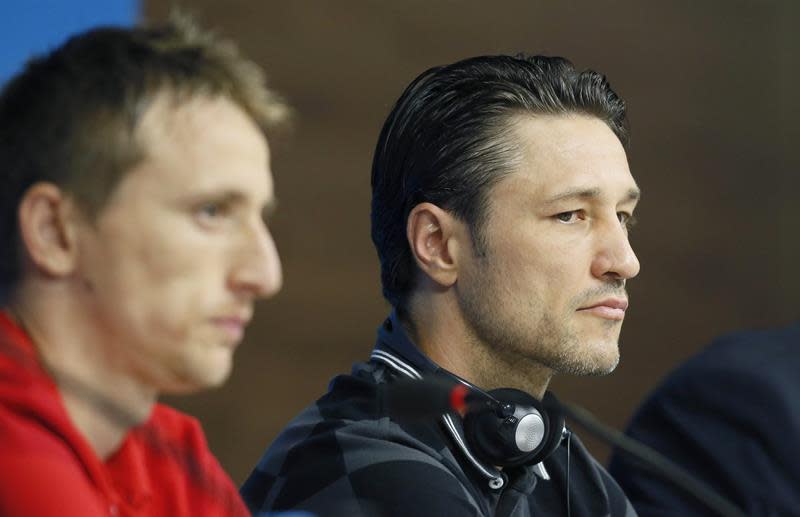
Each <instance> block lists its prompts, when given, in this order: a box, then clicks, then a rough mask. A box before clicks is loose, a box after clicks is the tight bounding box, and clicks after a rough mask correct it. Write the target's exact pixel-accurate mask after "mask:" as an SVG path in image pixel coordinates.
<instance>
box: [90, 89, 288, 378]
mask: <svg viewBox="0 0 800 517" xmlns="http://www.w3.org/2000/svg"><path fill="white" fill-rule="evenodd" d="M137 135H138V137H139V138H140V141H141V142H142V145H143V148H144V149H145V154H146V156H145V158H144V160H143V161H142V163H141V164H139V165H138V166H136V167H134V168H133V169H132V170H131V171H130V172H128V173H127V174H126V175H125V176H124V177H123V179H122V180H121V182H120V184H119V186H118V187H117V188H116V190H115V191H114V193H113V194H112V195H111V198H110V199H109V201H108V204H107V205H106V206H105V207H104V208H103V209H102V211H101V212H100V213H99V214H98V216H97V218H96V220H95V221H93V222H92V223H89V224H87V225H86V226H85V227H82V229H81V235H80V237H79V243H80V259H79V260H80V261H81V262H80V265H79V271H78V274H79V275H81V276H82V277H83V282H84V284H85V286H86V291H85V294H86V300H87V305H88V306H89V307H88V309H89V310H91V311H93V313H94V315H96V318H97V322H98V327H99V329H98V330H99V331H100V335H101V337H105V339H106V341H107V345H105V348H106V349H107V350H108V352H109V354H110V355H109V357H111V358H112V359H111V360H112V361H116V362H117V364H118V365H121V367H122V368H123V369H127V370H128V371H129V372H130V373H131V374H132V375H134V376H135V377H136V378H139V379H140V380H141V381H142V382H144V383H146V384H148V385H151V386H153V387H155V388H156V389H157V390H159V391H168V392H183V391H192V390H195V389H198V388H202V387H210V386H216V385H219V384H221V383H222V382H224V381H225V379H226V378H227V377H228V375H229V373H230V370H231V363H232V355H233V352H234V349H235V348H236V346H237V345H238V344H239V342H240V341H241V339H242V335H243V333H244V330H245V327H246V326H247V324H248V322H249V320H250V318H251V317H252V314H253V302H254V300H255V299H257V298H260V297H268V296H271V295H273V294H275V293H276V292H277V291H278V290H279V289H280V286H281V265H280V260H279V258H278V254H277V252H276V249H275V244H274V242H273V240H272V236H271V235H270V233H269V231H268V229H267V228H266V226H265V223H264V220H263V215H264V212H265V211H267V210H269V209H270V208H271V206H272V205H273V203H274V200H273V183H272V174H271V172H270V166H269V150H268V147H267V142H266V140H265V139H264V137H263V135H262V133H261V132H260V131H259V129H258V128H257V127H256V125H255V124H254V123H253V122H252V120H251V119H249V118H248V117H247V116H246V115H245V113H244V112H243V111H241V110H240V109H239V108H238V107H237V106H236V105H235V104H234V103H232V102H231V101H229V100H227V99H225V98H221V97H217V98H210V97H195V98H193V99H190V100H188V101H186V102H183V103H181V104H176V103H174V102H173V101H172V100H171V98H169V97H168V96H166V95H162V96H161V97H159V98H158V99H157V101H156V102H154V103H153V105H152V106H151V107H150V108H149V109H148V111H147V112H146V113H145V115H144V117H143V119H142V121H141V125H140V127H139V128H138V129H137Z"/></svg>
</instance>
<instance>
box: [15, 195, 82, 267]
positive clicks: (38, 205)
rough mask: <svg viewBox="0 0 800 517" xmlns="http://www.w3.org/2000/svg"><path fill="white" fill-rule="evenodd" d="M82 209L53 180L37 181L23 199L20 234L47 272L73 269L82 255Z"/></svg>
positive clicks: (31, 256) (31, 257) (33, 258)
mask: <svg viewBox="0 0 800 517" xmlns="http://www.w3.org/2000/svg"><path fill="white" fill-rule="evenodd" d="M78 215H79V214H78V209H77V207H76V206H75V203H74V202H73V201H72V199H71V198H70V197H69V196H67V195H65V194H64V192H63V191H62V190H61V189H60V188H58V187H57V186H56V185H53V184H52V183H45V182H40V183H35V184H34V185H33V186H31V187H30V188H29V189H28V190H27V191H26V192H25V194H24V195H23V197H22V200H21V201H20V203H19V207H18V212H17V216H18V218H19V228H20V237H21V238H22V242H23V244H24V246H25V251H26V255H27V257H28V259H29V260H30V261H31V262H32V263H33V264H34V265H35V267H36V268H37V269H38V270H39V271H41V272H43V273H44V274H46V275H50V276H54V277H61V276H65V275H68V274H70V273H72V271H73V270H74V268H75V265H76V262H77V256H78V245H77V226H76V225H77V224H78Z"/></svg>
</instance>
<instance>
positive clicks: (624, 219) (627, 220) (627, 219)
mask: <svg viewBox="0 0 800 517" xmlns="http://www.w3.org/2000/svg"><path fill="white" fill-rule="evenodd" d="M617 219H619V222H620V224H621V225H622V226H623V227H625V229H626V230H630V229H631V228H632V227H633V226H635V225H636V218H635V217H634V216H633V214H629V213H627V212H617Z"/></svg>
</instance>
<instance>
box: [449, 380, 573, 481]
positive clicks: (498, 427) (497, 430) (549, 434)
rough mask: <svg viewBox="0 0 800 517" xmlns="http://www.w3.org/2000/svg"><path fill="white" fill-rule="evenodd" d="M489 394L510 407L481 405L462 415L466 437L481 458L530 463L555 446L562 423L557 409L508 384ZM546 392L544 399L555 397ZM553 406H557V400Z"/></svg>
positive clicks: (499, 463) (512, 463)
mask: <svg viewBox="0 0 800 517" xmlns="http://www.w3.org/2000/svg"><path fill="white" fill-rule="evenodd" d="M489 394H490V395H491V396H492V397H494V398H495V399H497V400H498V401H499V402H500V403H501V405H503V406H506V407H508V408H510V411H509V412H508V413H509V414H507V415H498V414H497V412H496V411H495V410H493V409H491V408H482V409H480V410H478V411H473V412H469V413H467V414H466V416H465V417H464V431H465V435H466V438H467V441H468V442H469V444H470V446H471V449H472V450H473V451H474V452H475V454H476V455H477V456H478V457H479V458H480V459H481V460H483V461H485V462H487V463H490V464H492V465H496V466H500V467H514V466H518V465H533V464H536V463H539V462H541V461H543V460H544V459H545V458H547V456H549V455H550V454H551V453H552V452H553V451H554V450H555V449H556V448H557V447H558V445H559V443H560V442H561V433H562V430H563V427H564V418H563V416H561V414H560V411H555V412H553V411H549V410H548V409H546V408H545V404H543V403H542V402H539V401H538V400H536V399H535V398H534V397H532V396H531V395H529V394H527V393H525V392H524V391H520V390H516V389H512V388H501V389H496V390H492V391H490V392H489ZM548 395H549V394H546V395H545V400H548V402H551V401H555V397H553V396H552V395H550V399H548V398H547V397H548ZM547 405H550V404H547ZM553 407H554V408H557V407H558V403H557V401H556V402H555V404H554V405H553ZM511 411H513V413H511ZM551 412H552V413H553V414H552V415H551Z"/></svg>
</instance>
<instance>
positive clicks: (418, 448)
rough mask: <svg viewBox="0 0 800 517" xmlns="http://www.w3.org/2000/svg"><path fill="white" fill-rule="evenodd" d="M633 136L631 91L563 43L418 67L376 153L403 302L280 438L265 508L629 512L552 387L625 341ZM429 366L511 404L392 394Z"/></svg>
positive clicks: (375, 223) (611, 356)
mask: <svg viewBox="0 0 800 517" xmlns="http://www.w3.org/2000/svg"><path fill="white" fill-rule="evenodd" d="M626 141H627V131H626V124H625V108H624V103H623V102H622V100H620V99H619V98H618V97H617V95H616V94H615V93H614V92H613V91H612V90H611V88H610V86H609V84H608V83H607V81H606V80H605V78H604V77H603V76H601V75H600V74H597V73H596V72H592V71H584V72H579V71H576V70H575V69H574V68H573V67H572V65H571V64H570V63H569V62H568V61H566V60H565V59H562V58H549V57H542V56H535V57H509V56H486V57H477V58H472V59H467V60H464V61H460V62H457V63H454V64H452V65H449V66H443V67H437V68H433V69H431V70H428V71H426V72H425V73H423V74H422V75H420V76H419V77H418V78H417V79H416V80H415V81H413V83H412V84H411V85H410V86H409V87H408V88H407V89H406V91H405V92H404V93H403V95H402V96H401V97H400V99H399V100H398V101H397V103H396V105H395V107H394V109H393V110H392V112H391V113H390V115H389V117H388V120H387V121H386V123H385V125H384V127H383V130H382V132H381V135H380V138H379V140H378V144H377V147H376V150H375V156H374V162H373V168H372V189H373V198H372V238H373V241H374V243H375V246H376V248H377V250H378V255H379V258H380V261H381V277H382V283H383V292H384V295H385V297H386V299H387V300H388V301H389V302H390V303H391V304H392V306H393V308H394V311H393V312H392V314H391V316H390V317H389V318H388V319H387V320H386V322H384V324H383V325H382V326H381V327H380V329H379V333H378V340H377V344H376V346H375V350H374V351H373V353H372V356H371V359H370V361H368V362H366V363H363V364H358V365H356V366H355V368H354V370H353V373H352V374H351V375H344V376H340V377H337V378H336V379H334V380H333V382H332V384H331V386H330V390H329V392H328V393H327V394H326V395H325V396H323V397H322V398H321V399H320V400H319V401H317V403H316V404H314V405H312V406H311V407H310V408H308V409H307V410H306V411H305V412H304V413H302V414H301V415H300V416H299V417H298V418H297V419H296V420H294V421H293V422H292V423H291V424H290V425H289V427H288V428H287V429H286V430H285V431H284V432H283V433H282V434H281V435H280V437H279V438H278V439H277V440H276V442H275V443H274V444H273V445H272V446H271V447H270V449H269V450H268V451H267V453H266V455H265V456H264V458H263V459H262V460H261V462H260V463H259V464H258V466H257V467H256V469H255V471H254V472H253V473H252V475H251V476H250V478H249V479H248V480H247V482H246V483H245V485H244V487H243V488H242V493H243V495H244V498H245V500H246V502H247V503H248V505H249V507H250V509H251V510H253V511H257V510H269V509H289V508H300V509H306V510H311V511H314V512H316V513H318V514H319V515H322V516H325V515H348V516H351V515H397V516H408V515H414V516H437V517H439V516H442V515H459V516H470V515H487V516H488V515H518V516H526V515H561V514H564V515H573V516H579V515H586V516H589V515H591V516H597V515H614V516H623V515H632V514H633V510H632V508H631V507H630V504H629V503H628V502H627V499H626V498H625V496H624V494H623V493H622V492H621V490H620V489H619V487H618V486H617V485H616V483H615V482H614V481H613V480H612V479H611V478H610V476H609V475H608V474H607V473H606V472H605V470H604V469H603V468H602V467H601V466H599V465H598V464H597V463H596V462H595V461H594V459H593V458H592V457H591V456H590V455H589V454H588V452H587V451H586V449H585V448H583V446H582V445H581V444H580V441H579V440H578V439H577V437H574V436H570V435H569V433H568V432H565V431H564V428H563V420H562V419H560V417H559V415H558V414H557V413H558V412H557V411H555V410H554V409H553V406H552V405H550V404H549V403H548V402H547V401H548V400H549V397H548V396H546V389H547V386H548V384H549V382H550V379H551V378H552V377H553V375H555V374H557V373H567V374H578V375H593V374H605V373H608V372H610V371H612V370H613V369H614V367H615V366H616V364H617V361H618V359H619V351H618V337H619V333H620V328H621V325H622V320H623V318H624V315H625V310H626V308H627V305H628V301H627V296H626V292H625V282H626V281H627V280H628V279H629V278H632V277H634V276H636V274H637V273H638V271H639V263H638V261H637V259H636V256H635V255H634V253H633V250H632V249H631V246H630V244H629V241H628V233H627V230H628V225H629V224H630V223H631V217H632V214H633V211H634V208H635V207H636V204H637V201H638V198H639V189H638V188H637V186H636V183H635V182H634V180H633V177H632V176H631V174H630V171H629V169H628V162H627V158H626V154H625V149H624V145H625V143H626ZM432 374H438V375H439V376H444V377H446V378H447V379H451V380H452V381H453V382H460V383H463V384H464V385H467V384H469V385H470V386H473V387H470V390H471V391H472V392H473V393H476V392H477V389H478V388H477V386H479V387H481V388H483V389H487V390H493V391H492V392H491V397H493V398H495V399H498V400H499V402H492V404H491V407H492V408H493V409H491V410H490V411H478V410H473V409H474V408H467V409H464V411H462V412H459V411H456V410H452V411H443V413H444V414H442V415H441V416H437V417H434V418H430V419H428V420H421V419H419V418H408V415H398V414H397V413H393V411H392V407H387V404H386V402H387V399H385V398H384V397H383V396H382V394H385V393H386V392H385V388H386V387H387V386H390V387H391V386H395V385H397V383H398V382H399V381H400V380H402V379H411V380H413V379H421V378H423V377H426V376H429V375H432ZM498 388H505V390H504V391H494V390H496V389H498ZM515 390H516V391H515ZM423 396H425V397H426V398H427V396H426V395H425V394H423ZM430 396H431V397H435V396H436V394H435V393H431V394H430ZM485 400H489V398H486V399H485ZM411 405H412V406H413V404H411ZM478 415H481V416H480V418H479V417H478ZM462 417H463V418H462ZM484 417H486V420H483V418H484ZM492 428H495V431H497V432H493V431H492V430H491V429H492ZM501 435H502V436H501ZM562 436H568V438H567V439H566V440H564V441H563V442H562V441H561V438H562ZM498 443H500V445H499V449H497V447H495V445H497V444H498ZM496 449H497V450H496Z"/></svg>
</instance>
